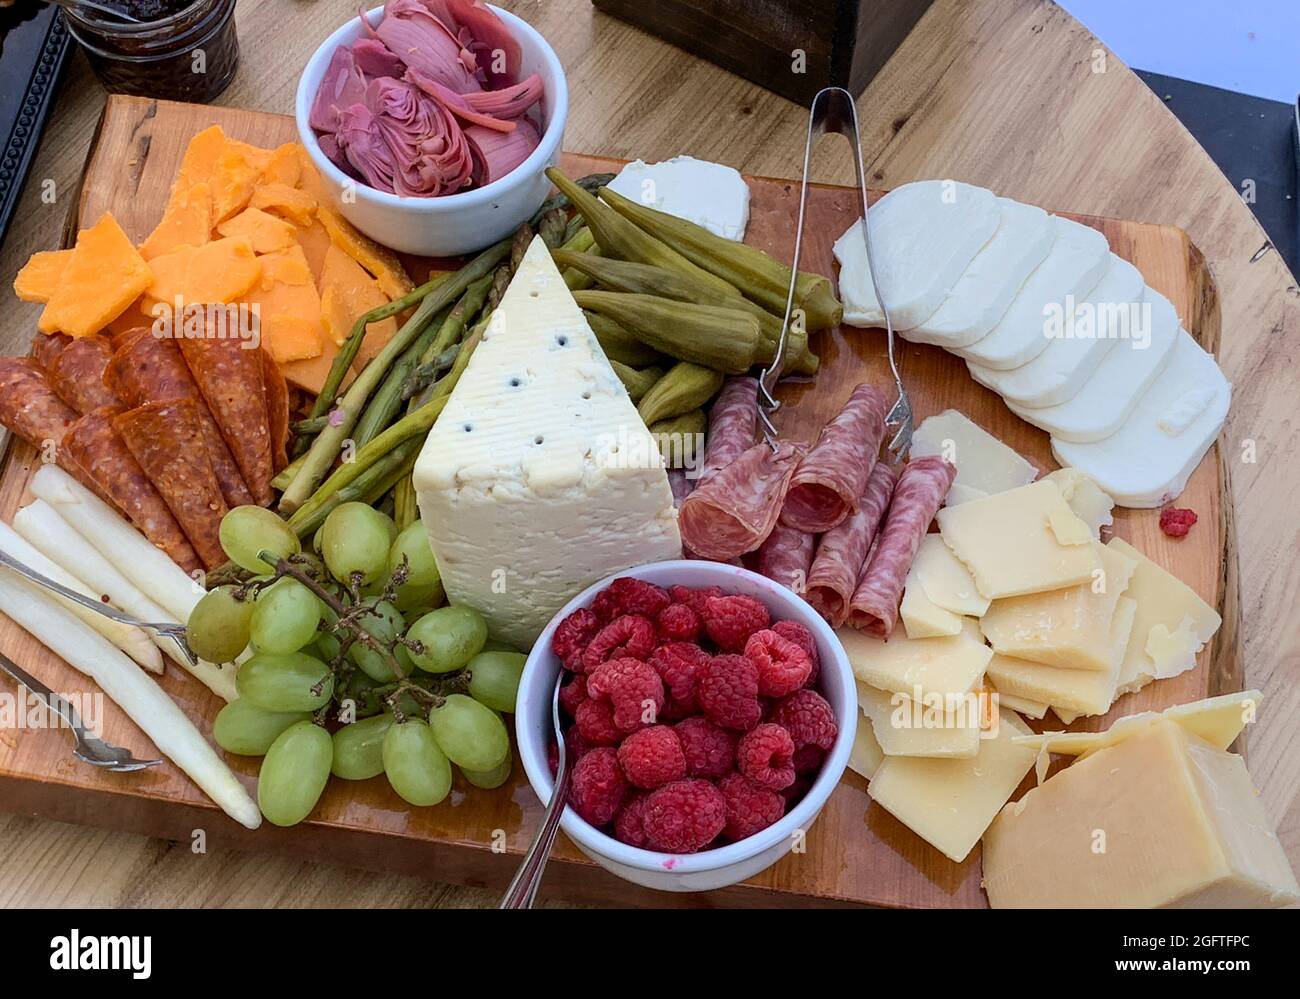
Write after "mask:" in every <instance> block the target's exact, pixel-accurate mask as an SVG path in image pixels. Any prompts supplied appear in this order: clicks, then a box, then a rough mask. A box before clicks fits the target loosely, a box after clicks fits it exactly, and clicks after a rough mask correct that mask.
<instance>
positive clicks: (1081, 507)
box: [1043, 468, 1115, 538]
mask: <svg viewBox="0 0 1300 999" xmlns="http://www.w3.org/2000/svg"><path fill="white" fill-rule="evenodd" d="M1043 478H1045V479H1051V480H1052V481H1053V482H1055V483H1056V484H1057V486H1059V487H1060V489H1061V495H1062V496H1064V497H1065V502H1066V503H1068V504H1069V506H1070V509H1071V510H1073V511H1074V512H1075V515H1076V516H1077V517H1078V518H1079V519H1080V520H1082V521H1083V522H1084V523H1085V524H1087V525H1088V527H1089V529H1091V531H1092V536H1093V537H1094V538H1100V537H1101V529H1102V527H1106V526H1109V525H1111V524H1113V523H1114V522H1115V518H1114V517H1113V516H1112V515H1111V511H1112V510H1113V509H1114V508H1115V501H1114V500H1113V499H1111V498H1110V497H1109V496H1107V495H1106V494H1105V493H1104V492H1102V491H1101V488H1100V487H1099V486H1098V485H1097V483H1095V482H1093V481H1092V479H1090V478H1088V476H1086V475H1084V474H1083V473H1082V472H1081V471H1079V470H1078V469H1077V468H1058V469H1057V470H1056V471H1054V472H1048V473H1047V474H1046V475H1044V476H1043Z"/></svg>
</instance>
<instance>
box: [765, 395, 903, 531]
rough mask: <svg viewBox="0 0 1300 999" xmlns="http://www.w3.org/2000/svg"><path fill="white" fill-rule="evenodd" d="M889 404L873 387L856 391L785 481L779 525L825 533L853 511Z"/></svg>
mask: <svg viewBox="0 0 1300 999" xmlns="http://www.w3.org/2000/svg"><path fill="white" fill-rule="evenodd" d="M888 407H889V403H888V402H887V401H886V399H885V396H884V394H883V393H882V392H881V391H880V390H879V389H877V388H876V387H875V386H873V385H859V386H858V387H857V388H855V389H854V390H853V392H852V394H851V395H850V396H849V401H848V402H846V403H845V404H844V408H843V409H842V410H840V412H839V415H838V416H836V417H835V419H833V420H831V422H830V423H828V424H826V426H825V427H824V428H823V429H822V432H821V435H820V436H819V437H818V438H817V443H816V444H815V445H814V446H813V448H812V450H810V451H809V452H808V453H807V454H806V455H804V457H803V460H802V461H800V462H799V467H798V468H797V469H796V470H795V473H794V478H793V479H791V480H790V493H789V495H787V496H786V498H785V506H783V507H782V508H781V523H782V524H784V525H785V526H786V527H794V528H798V529H799V530H801V531H808V532H809V533H812V534H820V533H822V532H824V531H829V530H830V529H831V528H832V527H834V526H835V525H836V524H840V523H842V522H843V521H845V520H846V519H848V517H849V515H850V514H852V513H853V512H854V511H855V510H857V508H858V499H859V497H861V495H862V490H863V489H864V488H866V485H867V477H868V476H869V475H870V474H871V469H872V468H873V467H874V466H875V464H876V456H877V455H878V454H879V453H880V442H881V440H882V439H883V438H884V436H885V414H886V413H887V412H888Z"/></svg>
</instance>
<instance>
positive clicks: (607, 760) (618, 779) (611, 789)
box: [569, 747, 628, 826]
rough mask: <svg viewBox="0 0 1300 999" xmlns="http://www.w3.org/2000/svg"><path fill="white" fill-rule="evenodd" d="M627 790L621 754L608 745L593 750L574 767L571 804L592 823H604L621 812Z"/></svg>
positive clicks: (599, 824) (570, 789)
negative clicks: (619, 755) (619, 758)
mask: <svg viewBox="0 0 1300 999" xmlns="http://www.w3.org/2000/svg"><path fill="white" fill-rule="evenodd" d="M627 791H628V787H627V779H626V778H625V777H624V776H623V771H622V770H621V769H620V768H619V765H618V754H617V753H616V752H615V751H614V750H612V749H610V748H609V747H602V748H600V749H593V750H592V751H591V752H589V753H587V754H586V755H585V756H583V758H582V759H580V760H579V761H578V763H577V765H576V766H575V767H574V768H573V780H572V781H571V782H570V784H569V804H570V805H572V806H573V810H574V811H575V812H577V813H578V814H579V815H581V816H582V817H583V818H584V819H586V820H587V821H588V822H590V823H591V824H592V825H593V826H603V825H604V824H605V823H607V822H609V821H610V820H612V819H613V818H614V816H615V815H617V814H618V809H619V806H620V805H622V804H623V799H624V798H625V797H626V796H627Z"/></svg>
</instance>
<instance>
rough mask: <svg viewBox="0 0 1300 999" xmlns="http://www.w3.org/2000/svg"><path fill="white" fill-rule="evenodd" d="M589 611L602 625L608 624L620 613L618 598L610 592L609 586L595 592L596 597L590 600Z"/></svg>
mask: <svg viewBox="0 0 1300 999" xmlns="http://www.w3.org/2000/svg"><path fill="white" fill-rule="evenodd" d="M591 612H592V613H593V614H595V615H596V620H598V621H599V622H600V623H601V624H602V625H606V624H609V622H610V621H612V620H614V618H616V617H618V615H619V614H620V613H621V612H620V611H619V609H618V600H616V599H615V597H614V594H613V593H611V592H610V590H609V587H606V588H605V589H603V590H601V591H600V592H599V593H597V594H596V599H595V600H593V601H592V602H591Z"/></svg>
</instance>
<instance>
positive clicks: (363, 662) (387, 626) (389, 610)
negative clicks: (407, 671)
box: [348, 600, 406, 683]
mask: <svg viewBox="0 0 1300 999" xmlns="http://www.w3.org/2000/svg"><path fill="white" fill-rule="evenodd" d="M375 611H376V612H377V613H376V614H363V615H362V616H361V617H359V618H357V619H356V622H357V624H359V625H360V626H361V630H362V631H364V632H365V633H366V634H368V635H373V636H374V637H375V638H377V639H379V641H381V642H384V643H386V644H387V643H391V642H392V641H393V639H395V638H396V637H397V636H398V635H400V634H401V633H402V629H403V628H405V627H406V622H405V621H404V620H403V619H402V615H401V614H400V613H398V610H397V608H396V607H394V606H393V605H392V604H390V603H387V602H385V601H382V600H381V601H380V602H379V603H377V604H375ZM348 658H349V659H351V660H352V661H353V662H354V663H356V664H357V665H358V666H359V667H361V669H362V670H363V671H364V672H365V674H366V675H367V676H368V677H370V678H371V679H372V680H378V681H379V682H380V683H389V682H391V681H393V680H395V679H397V676H396V674H394V673H393V668H392V667H391V666H389V665H388V663H387V662H386V661H385V659H384V657H383V656H381V655H380V654H379V653H378V652H376V651H375V650H374V649H371V648H369V647H367V646H366V644H365V643H364V642H361V641H354V642H353V643H352V645H351V646H350V647H349V648H348Z"/></svg>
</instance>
